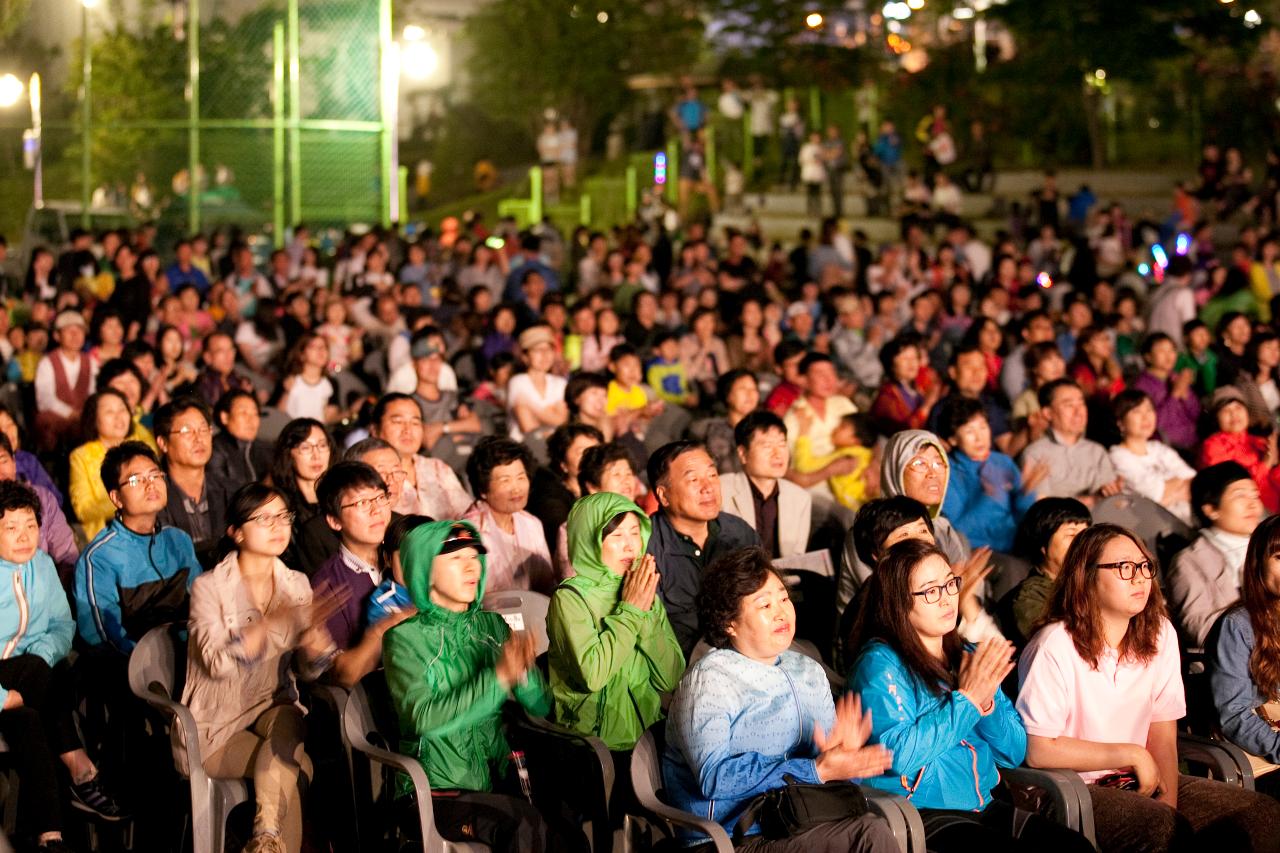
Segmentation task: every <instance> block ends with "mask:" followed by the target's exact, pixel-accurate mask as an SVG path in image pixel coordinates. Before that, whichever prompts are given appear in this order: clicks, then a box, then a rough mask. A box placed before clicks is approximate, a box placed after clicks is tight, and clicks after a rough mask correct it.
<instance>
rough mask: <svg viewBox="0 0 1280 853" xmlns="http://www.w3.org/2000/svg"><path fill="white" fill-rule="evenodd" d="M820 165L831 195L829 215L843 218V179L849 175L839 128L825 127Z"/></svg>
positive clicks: (847, 150) (846, 148) (846, 155)
mask: <svg viewBox="0 0 1280 853" xmlns="http://www.w3.org/2000/svg"><path fill="white" fill-rule="evenodd" d="M822 165H823V166H824V167H825V168H826V171H827V189H828V190H829V191H830V193H831V215H832V216H834V217H835V218H836V219H843V218H844V179H845V175H847V174H848V173H849V146H848V145H847V144H846V143H845V141H844V137H842V136H841V135H840V128H839V127H837V126H836V125H834V124H829V125H827V133H826V136H824V137H823V138H822Z"/></svg>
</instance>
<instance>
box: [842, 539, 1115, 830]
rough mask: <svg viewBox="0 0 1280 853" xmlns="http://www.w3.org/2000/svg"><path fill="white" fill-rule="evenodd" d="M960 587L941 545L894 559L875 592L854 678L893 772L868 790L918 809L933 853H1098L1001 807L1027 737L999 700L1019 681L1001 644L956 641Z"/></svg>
mask: <svg viewBox="0 0 1280 853" xmlns="http://www.w3.org/2000/svg"><path fill="white" fill-rule="evenodd" d="M960 584H961V581H960V578H958V577H956V575H955V574H954V573H952V571H951V566H949V565H948V564H947V559H946V557H945V555H943V553H942V552H941V551H939V550H938V549H937V547H936V546H934V545H933V544H931V543H928V542H922V541H918V540H914V539H911V540H906V541H903V542H901V543H899V544H897V545H894V546H892V547H890V548H889V549H887V551H886V552H885V554H884V556H883V557H882V558H881V559H880V561H879V563H877V565H876V570H875V572H874V573H873V574H872V576H871V580H870V581H869V583H868V586H867V590H866V594H865V597H864V598H863V601H862V608H861V611H860V613H859V615H858V620H857V622H856V623H855V625H854V629H853V635H852V636H853V637H854V641H853V642H852V643H851V647H853V648H859V649H861V652H860V654H859V655H858V658H857V659H856V660H855V661H854V663H853V667H852V669H851V671H850V674H849V690H850V695H857V696H860V697H861V699H862V702H863V707H865V708H866V709H867V714H868V716H869V718H870V720H871V742H872V743H877V744H880V745H881V746H883V747H884V748H885V750H886V752H887V753H888V754H889V755H890V756H892V763H891V764H890V766H889V767H887V768H886V769H885V773H884V775H882V776H877V777H876V778H873V779H868V780H867V784H869V785H871V786H873V787H876V788H880V789H882V790H885V791H888V792H890V793H893V794H898V795H899V796H905V797H909V798H910V799H911V803H912V805H914V806H915V807H916V808H917V809H919V810H920V817H921V818H922V819H923V821H924V829H925V836H926V839H927V843H928V849H929V850H940V851H952V850H954V851H966V850H973V849H982V848H986V847H988V846H995V847H997V848H998V849H1001V850H1027V851H1030V850H1041V849H1045V850H1063V851H1065V850H1078V851H1087V850H1089V849H1090V847H1089V844H1088V842H1086V841H1085V840H1084V838H1083V837H1081V836H1080V835H1078V834H1076V833H1074V832H1073V831H1071V830H1069V829H1066V828H1065V827H1062V826H1060V825H1058V824H1055V823H1053V822H1051V821H1050V820H1048V819H1046V818H1044V817H1041V816H1040V815H1038V814H1035V813H1034V812H1031V813H1028V812H1026V811H1024V810H1022V809H1019V808H1016V807H1015V806H1013V805H1010V804H1008V803H1007V802H1004V801H1002V800H999V799H996V798H994V797H993V795H992V794H993V789H995V788H996V787H997V785H998V784H999V783H1000V771H999V768H1000V767H1017V766H1019V765H1020V764H1021V763H1022V759H1023V756H1024V755H1025V754H1026V748H1027V733H1026V731H1025V730H1024V729H1023V727H1022V720H1021V719H1020V718H1019V717H1018V712H1017V711H1016V710H1015V709H1014V707H1013V703H1012V702H1010V701H1009V699H1008V697H1006V696H1005V695H1004V692H1003V691H1002V690H1001V689H1000V684H1001V682H1002V681H1004V678H1005V676H1006V675H1008V674H1009V673H1010V672H1012V671H1013V667H1014V662H1013V660H1012V657H1013V652H1014V649H1013V645H1012V644H1011V643H1009V642H1008V641H1007V640H1004V639H1003V638H992V639H988V640H984V641H983V642H982V643H981V644H980V645H978V646H977V647H976V648H966V647H965V644H964V643H963V641H962V640H961V639H960V635H959V634H958V633H957V631H956V627H957V620H958V619H959V607H958V606H957V603H958V598H959V595H960Z"/></svg>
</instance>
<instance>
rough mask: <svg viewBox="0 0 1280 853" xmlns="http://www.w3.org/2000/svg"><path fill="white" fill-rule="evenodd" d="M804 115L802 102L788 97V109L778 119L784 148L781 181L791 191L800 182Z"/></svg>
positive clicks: (793, 190) (781, 143)
mask: <svg viewBox="0 0 1280 853" xmlns="http://www.w3.org/2000/svg"><path fill="white" fill-rule="evenodd" d="M804 129H805V128H804V117H803V116H801V114H800V102H799V101H797V100H796V99H795V98H787V104H786V109H785V110H784V112H783V113H782V117H781V118H779V119H778V140H779V143H780V145H781V149H782V155H781V156H782V172H781V174H780V175H779V181H780V182H781V183H783V184H785V185H786V187H787V189H788V190H790V191H791V192H795V191H796V184H798V183H799V182H800V146H801V145H802V144H803V143H804V139H805V133H804Z"/></svg>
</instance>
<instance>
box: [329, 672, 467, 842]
mask: <svg viewBox="0 0 1280 853" xmlns="http://www.w3.org/2000/svg"><path fill="white" fill-rule="evenodd" d="M379 677H381V676H380V675H379ZM342 729H343V731H344V732H345V733H346V736H347V740H348V741H349V742H350V743H351V746H352V748H353V749H355V751H356V752H358V753H360V754H361V755H364V756H367V757H368V758H369V759H370V760H372V761H376V762H377V763H378V764H382V765H384V766H386V767H390V768H392V769H395V770H399V771H400V772H402V773H404V774H406V775H407V776H408V777H409V780H410V781H411V782H412V783H413V795H414V799H415V800H416V801H417V807H418V828H419V830H420V831H421V833H422V851H423V853H483V851H487V850H489V846H488V845H486V844H473V843H463V842H458V841H449V840H447V839H445V838H442V837H441V836H440V833H439V832H438V831H437V830H436V822H435V814H434V812H433V810H432V807H431V782H430V781H428V779H427V772H426V771H425V770H423V769H422V765H421V764H420V763H418V761H417V759H414V758H410V757H408V756H405V755H400V754H399V753H396V752H392V751H391V750H389V749H386V748H384V747H382V746H377V745H375V744H374V743H373V741H372V740H371V739H370V738H371V736H373V737H376V738H377V739H378V740H379V741H380V742H382V743H393V742H394V740H393V739H389V738H388V737H387V735H386V734H385V733H383V732H380V731H379V730H378V724H377V722H376V719H375V717H374V715H373V709H372V708H371V707H370V705H369V694H368V692H367V691H366V690H365V687H364V685H363V684H357V685H356V686H355V687H354V688H353V689H352V691H351V696H350V697H348V699H347V706H346V708H344V709H343V712H342Z"/></svg>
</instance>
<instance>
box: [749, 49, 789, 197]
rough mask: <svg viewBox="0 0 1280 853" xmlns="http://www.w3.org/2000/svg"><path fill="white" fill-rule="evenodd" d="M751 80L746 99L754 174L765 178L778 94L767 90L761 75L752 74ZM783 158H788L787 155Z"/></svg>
mask: <svg viewBox="0 0 1280 853" xmlns="http://www.w3.org/2000/svg"><path fill="white" fill-rule="evenodd" d="M750 79H751V88H750V89H748V90H747V93H746V98H747V107H748V109H749V111H750V112H749V115H750V118H749V119H748V124H749V126H750V131H751V154H752V157H753V158H754V172H755V174H756V175H758V176H760V177H761V178H763V177H764V168H763V167H764V161H765V153H766V152H767V151H768V149H769V141H770V140H771V139H772V138H773V133H774V127H775V124H776V121H775V113H776V112H777V109H778V93H777V92H775V91H773V90H771V89H766V88H765V85H764V78H763V77H761V76H760V75H759V74H752V75H751V78H750ZM783 156H784V157H785V156H786V155H785V153H784V154H783Z"/></svg>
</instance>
